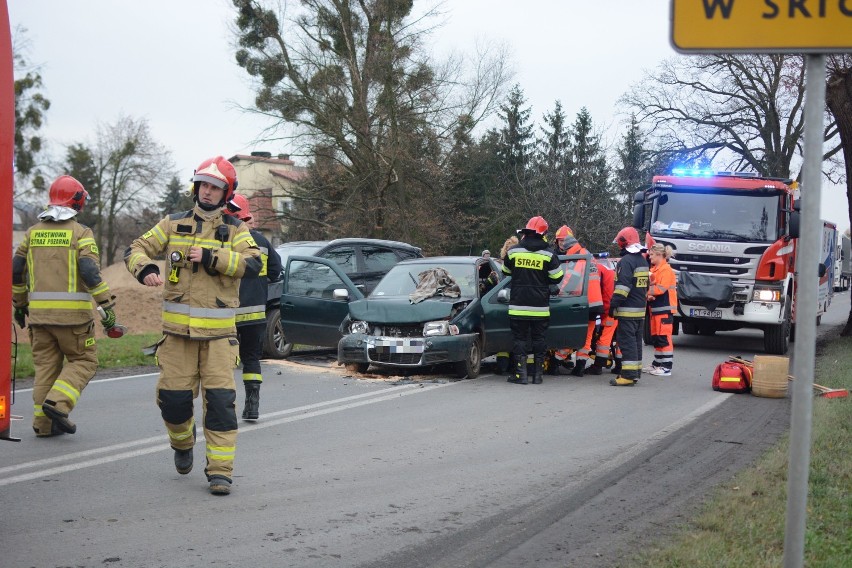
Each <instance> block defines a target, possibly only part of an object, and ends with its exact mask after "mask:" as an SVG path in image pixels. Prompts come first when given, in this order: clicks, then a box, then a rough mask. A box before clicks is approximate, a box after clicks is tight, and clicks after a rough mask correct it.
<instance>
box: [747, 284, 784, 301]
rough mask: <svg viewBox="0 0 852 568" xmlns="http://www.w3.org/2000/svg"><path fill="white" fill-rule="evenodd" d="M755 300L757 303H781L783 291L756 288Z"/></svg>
mask: <svg viewBox="0 0 852 568" xmlns="http://www.w3.org/2000/svg"><path fill="white" fill-rule="evenodd" d="M753 298H754V300H755V301H756V302H780V301H781V289H780V288H774V287H773V288H759V287H757V286H755V287H754V294H753Z"/></svg>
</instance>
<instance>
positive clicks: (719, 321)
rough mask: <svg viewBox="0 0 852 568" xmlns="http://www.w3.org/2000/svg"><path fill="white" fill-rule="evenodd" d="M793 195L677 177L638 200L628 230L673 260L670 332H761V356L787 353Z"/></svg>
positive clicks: (770, 185)
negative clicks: (669, 252)
mask: <svg viewBox="0 0 852 568" xmlns="http://www.w3.org/2000/svg"><path fill="white" fill-rule="evenodd" d="M797 195H798V189H797V187H796V184H795V183H793V181H792V180H789V179H780V178H770V177H759V176H757V175H752V174H748V173H743V172H736V173H733V172H712V171H709V170H681V169H675V170H673V172H672V175H661V176H654V177H653V179H652V182H651V185H650V186H649V187H647V188H645V189H643V190H642V191H639V192H637V193H636V196H635V198H634V219H633V225H634V227H636V228H637V229H644V230H645V231H647V235H648V236H647V237H646V240H648V241H649V242H654V241H655V242H659V243H663V244H667V245H671V247H672V248H673V249H674V252H675V256H674V257H673V258H672V259H671V261H670V264H671V266H672V268H673V269H674V270H675V273H676V274H677V276H678V303H679V306H678V312H677V314H676V315H675V329H676V330H678V329H679V330H680V331H682V332H683V333H685V334H701V335H713V334H714V333H716V332H717V331H730V330H735V329H740V328H755V329H761V330H763V338H764V341H763V342H764V350H765V351H766V352H767V353H771V354H777V355H781V354H784V353H786V352H787V349H788V345H789V342H790V341H792V340H793V337H794V333H795V326H794V321H795V319H794V318H795V305H794V301H793V300H794V298H795V291H796V269H795V268H796V247H797V242H798V236H799V213H798V211H797V206H796V204H795V198H796V196H797ZM823 272H824V271H823ZM821 309H822V306H821Z"/></svg>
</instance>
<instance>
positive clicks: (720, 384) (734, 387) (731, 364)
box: [713, 361, 752, 393]
mask: <svg viewBox="0 0 852 568" xmlns="http://www.w3.org/2000/svg"><path fill="white" fill-rule="evenodd" d="M751 377H752V371H751V367H749V366H748V365H744V364H742V363H737V362H735V361H725V362H724V363H719V364H718V365H716V370H715V371H714V372H713V390H714V391H721V392H736V393H744V392H749V391H750V390H751Z"/></svg>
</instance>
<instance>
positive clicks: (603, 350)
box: [595, 314, 618, 367]
mask: <svg viewBox="0 0 852 568" xmlns="http://www.w3.org/2000/svg"><path fill="white" fill-rule="evenodd" d="M617 325H618V320H616V319H615V318H612V317H609V316H608V315H606V314H604V315H602V316H601V334H600V336H599V337H598V343H597V345H595V364H597V365H599V366H601V367H603V366H605V365H606V363H607V361H608V360H609V358H610V356H611V347H612V338H613V337H614V336H615V328H616V326H617Z"/></svg>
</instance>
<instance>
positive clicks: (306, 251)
mask: <svg viewBox="0 0 852 568" xmlns="http://www.w3.org/2000/svg"><path fill="white" fill-rule="evenodd" d="M322 246H323V245H322V243H320V244H315V243H310V244H308V243H305V244H298V245H297V244H292V245H288V244H283V245H281V246H279V247H278V248H276V249H275V252H277V253H278V256H280V257H281V265H282V266H284V265H285V264H287V259H288V258H289V257H291V256H313V255H314V253H316V252H317V251H318V250H319V249H321V248H322Z"/></svg>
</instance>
